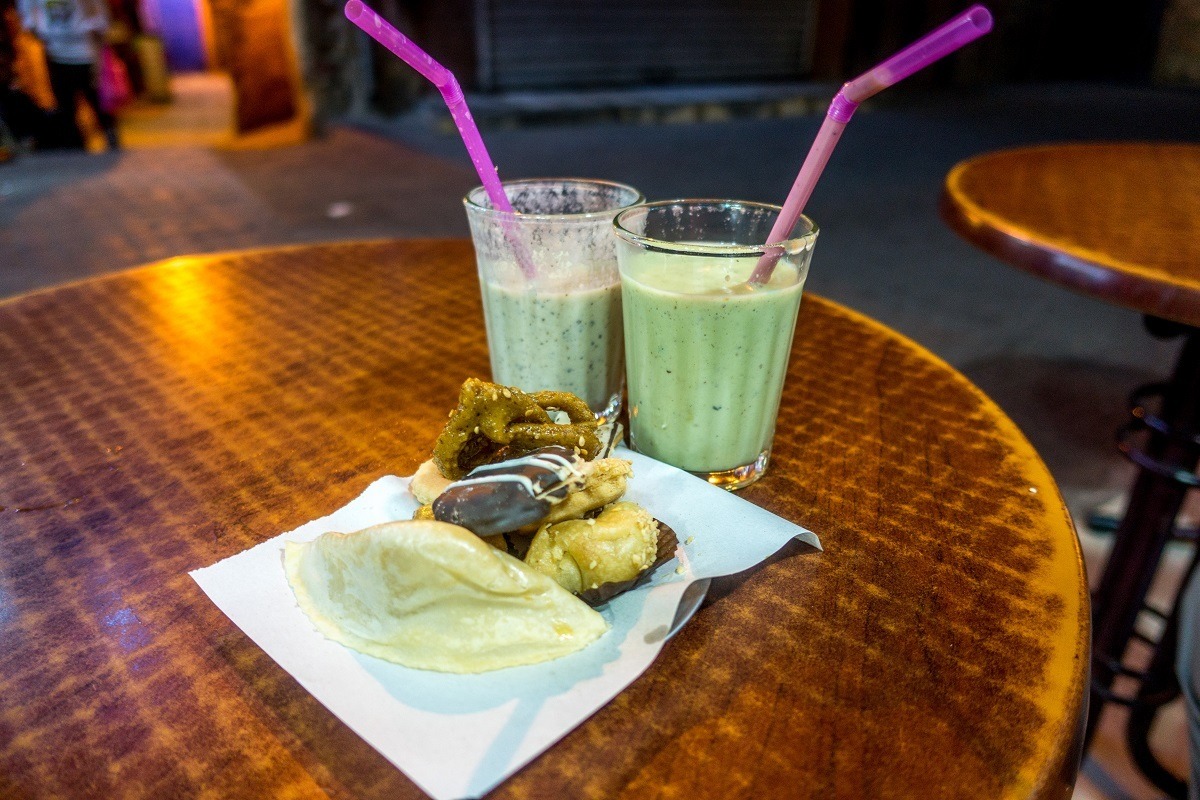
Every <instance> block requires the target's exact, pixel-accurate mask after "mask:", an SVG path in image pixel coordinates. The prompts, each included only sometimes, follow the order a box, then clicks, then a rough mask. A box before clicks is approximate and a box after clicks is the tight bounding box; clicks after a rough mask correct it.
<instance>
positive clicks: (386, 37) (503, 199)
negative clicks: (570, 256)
mask: <svg viewBox="0 0 1200 800" xmlns="http://www.w3.org/2000/svg"><path fill="white" fill-rule="evenodd" d="M346 19H348V20H350V21H351V22H353V23H354V24H355V25H357V26H358V27H359V28H361V29H362V30H363V31H364V32H366V34H367V35H368V36H370V37H371V38H372V39H374V40H375V41H377V42H379V43H380V44H381V45H383V46H384V47H386V48H387V49H388V50H391V51H392V52H393V53H395V54H396V56H397V57H399V58H400V59H401V60H402V61H403V62H404V63H406V64H408V65H409V66H410V67H412V68H413V69H415V70H416V71H417V72H419V73H421V75H423V76H424V77H425V78H426V79H427V80H428V81H429V82H430V83H432V84H433V85H434V86H435V87H437V90H438V91H439V92H441V94H442V99H443V100H445V101H446V107H447V108H449V109H450V116H451V118H453V119H454V125H455V126H456V127H457V128H458V133H459V135H460V136H462V140H463V144H464V145H466V146H467V154H468V155H469V156H470V157H471V163H472V164H474V165H475V172H477V173H478V174H479V180H480V181H482V182H483V188H484V191H486V192H487V196H488V199H489V200H491V201H492V208H494V209H496V210H498V211H507V212H509V213H516V212H515V211H514V210H513V207H512V203H510V202H509V201H508V195H506V194H505V193H504V187H503V186H501V185H500V176H499V175H498V174H497V170H496V165H495V164H494V163H492V159H491V157H490V156H489V155H488V151H487V148H486V147H485V146H484V144H483V137H482V136H480V135H479V128H478V127H476V125H475V120H474V119H473V118H472V117H471V110H470V109H469V108H467V99H466V98H465V97H464V96H463V91H462V87H460V86H459V85H458V79H456V78H455V77H454V73H452V72H451V71H450V70H448V69H446V68H445V67H443V66H442V65H441V64H439V63H438V62H437V61H435V60H434V59H433V56H431V55H429V54H428V53H426V52H425V51H424V50H422V49H421V48H420V47H417V45H415V44H414V43H413V41H412V40H411V39H409V38H408V37H407V36H405V35H404V34H403V33H401V32H400V31H398V30H396V29H395V28H394V27H392V25H391V23H389V22H388V21H387V20H385V19H384V18H383V17H381V16H379V15H378V14H376V13H375V12H374V11H373V10H372V9H370V8H368V7H367V6H366V5H364V4H363V3H362V2H361V0H349V2H348V3H346ZM508 233H509V234H511V235H510V236H509V241H510V243H511V244H512V245H513V248H514V250H515V251H516V256H517V262H518V263H519V264H520V266H521V270H522V271H523V272H524V273H525V275H526V276H527V277H531V278H532V277H533V275H534V269H533V260H532V257H531V256H530V255H529V252H528V251H527V250H526V248H525V247H524V242H523V241H521V240H520V239H519V238H518V237H517V236H516V235H515V233H514V232H512V231H508Z"/></svg>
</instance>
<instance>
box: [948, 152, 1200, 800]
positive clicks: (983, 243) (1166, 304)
mask: <svg viewBox="0 0 1200 800" xmlns="http://www.w3.org/2000/svg"><path fill="white" fill-rule="evenodd" d="M942 214H943V217H944V218H945V219H946V221H947V222H948V223H949V225H950V226H951V227H952V228H953V229H954V230H956V231H957V232H958V233H959V234H961V235H962V236H963V237H965V238H966V239H967V240H969V241H971V242H973V243H974V244H976V245H978V246H979V247H981V248H983V249H984V250H987V251H988V252H990V253H992V254H994V255H996V256H998V257H1000V258H1001V259H1003V260H1005V261H1007V262H1008V263H1010V264H1012V265H1014V266H1017V267H1020V268H1021V269H1024V270H1027V271H1029V272H1031V273H1033V274H1034V275H1037V276H1039V277H1042V278H1045V279H1047V280H1050V281H1053V282H1055V283H1058V284H1061V285H1063V286H1066V287H1069V288H1071V289H1075V290H1077V291H1080V292H1083V293H1085V294H1088V295H1091V296H1093V297H1097V298H1099V299H1101V300H1106V301H1108V302H1111V303H1116V304H1118V305H1121V306H1125V307H1127V308H1131V309H1134V310H1137V311H1141V312H1142V313H1144V314H1145V315H1146V321H1147V327H1148V328H1149V330H1150V331H1151V333H1154V334H1155V335H1158V336H1162V337H1176V336H1181V337H1183V339H1184V344H1183V347H1182V349H1181V351H1180V355H1179V359H1178V361H1177V363H1176V366H1175V369H1174V373H1173V375H1172V377H1171V379H1170V380H1169V381H1168V382H1165V383H1161V384H1154V385H1151V386H1149V387H1143V389H1139V390H1138V391H1137V392H1135V393H1134V398H1133V401H1132V403H1131V405H1132V406H1133V409H1132V410H1133V421H1132V422H1131V423H1130V425H1129V426H1127V428H1126V429H1125V430H1124V431H1122V436H1121V449H1122V450H1123V451H1124V452H1125V453H1126V454H1127V455H1129V457H1130V458H1131V459H1132V460H1133V461H1134V462H1135V463H1136V464H1137V465H1138V467H1139V474H1138V478H1137V480H1136V482H1135V484H1134V487H1133V490H1132V492H1131V494H1130V501H1129V506H1128V510H1127V511H1126V514H1125V517H1124V519H1123V520H1122V521H1121V523H1120V526H1119V527H1118V530H1117V532H1116V535H1115V538H1114V541H1113V549H1112V553H1111V555H1110V557H1109V562H1108V564H1109V566H1108V567H1107V568H1106V569H1105V571H1104V574H1103V576H1102V577H1101V580H1100V584H1099V586H1098V588H1097V591H1096V594H1095V597H1094V602H1093V626H1094V631H1095V641H1094V643H1093V665H1092V683H1093V691H1092V697H1091V710H1092V720H1091V721H1090V722H1089V728H1088V735H1089V737H1090V734H1091V732H1092V731H1093V730H1094V725H1095V722H1096V720H1097V719H1098V718H1099V712H1100V710H1101V709H1102V707H1103V705H1104V704H1105V703H1106V702H1108V701H1117V702H1121V703H1123V704H1126V705H1130V706H1132V709H1133V710H1132V713H1131V715H1130V722H1129V726H1128V730H1127V734H1128V737H1127V738H1128V739H1129V745H1130V748H1131V750H1132V752H1133V755H1134V758H1135V760H1136V761H1137V763H1138V765H1139V767H1141V769H1142V771H1143V772H1145V773H1146V775H1147V777H1149V778H1150V779H1151V780H1152V781H1154V782H1155V783H1156V784H1158V785H1159V786H1160V787H1161V788H1163V789H1164V790H1165V791H1167V792H1168V793H1170V794H1172V795H1173V796H1177V797H1183V796H1184V794H1185V793H1186V787H1185V785H1184V784H1183V782H1182V781H1180V780H1179V779H1178V778H1176V777H1174V776H1173V775H1172V774H1171V773H1170V772H1168V771H1167V770H1166V769H1164V768H1163V767H1162V766H1161V765H1160V764H1159V763H1158V761H1157V759H1156V758H1155V757H1154V755H1153V754H1152V753H1151V752H1150V749H1149V746H1148V744H1147V734H1148V732H1149V729H1150V726H1151V724H1152V722H1153V719H1154V714H1155V713H1156V710H1157V709H1158V708H1159V707H1161V706H1162V705H1163V704H1164V703H1166V702H1167V701H1169V700H1170V699H1172V698H1173V697H1174V696H1176V695H1177V694H1178V689H1179V687H1178V683H1177V681H1176V678H1175V674H1174V663H1173V661H1174V651H1175V645H1174V639H1175V631H1176V630H1177V626H1178V620H1177V618H1176V612H1175V609H1172V610H1170V611H1168V612H1166V613H1163V612H1161V611H1160V610H1156V609H1147V608H1146V607H1145V605H1144V600H1145V596H1146V593H1147V590H1148V589H1149V586H1150V582H1151V580H1152V579H1153V577H1154V574H1155V571H1156V569H1157V566H1158V562H1159V559H1160V558H1161V555H1162V551H1163V548H1164V547H1165V545H1166V543H1167V541H1168V540H1169V539H1170V537H1171V535H1172V531H1173V530H1174V522H1175V517H1176V515H1177V514H1178V512H1179V508H1180V506H1181V504H1182V502H1183V499H1184V495H1185V493H1186V492H1187V491H1188V490H1189V489H1192V488H1196V487H1197V486H1200V480H1198V479H1197V477H1196V474H1195V472H1196V466H1197V464H1198V462H1200V329H1198V328H1197V327H1195V326H1198V325H1200V145H1194V144H1150V143H1110V144H1058V145H1045V146H1040V147H1029V148H1021V149H1016V150H1006V151H1000V152H995V153H988V154H985V155H982V156H979V157H976V158H972V159H970V160H968V161H964V162H962V163H961V164H958V165H957V166H955V167H954V169H953V170H951V172H950V174H949V175H948V176H947V178H946V185H945V191H944V193H943V195H942ZM1140 438H1145V442H1144V444H1143V443H1141V442H1140V441H1139V439H1140ZM1143 611H1149V612H1150V613H1153V614H1157V615H1158V616H1161V617H1163V619H1164V621H1165V622H1166V625H1165V633H1164V634H1163V636H1162V637H1161V638H1160V640H1159V642H1158V643H1157V644H1156V647H1155V653H1154V655H1153V657H1152V659H1151V662H1150V665H1149V667H1148V669H1146V670H1143V671H1137V672H1131V671H1130V669H1129V668H1128V667H1125V666H1124V665H1123V663H1122V662H1123V659H1124V655H1125V649H1126V646H1127V644H1128V642H1129V641H1130V639H1131V637H1132V636H1133V635H1134V627H1135V623H1136V619H1137V617H1138V615H1139V613H1142V612H1143ZM1118 675H1128V676H1129V677H1135V678H1138V679H1139V684H1140V685H1139V687H1138V689H1137V691H1136V694H1133V695H1118V694H1114V693H1113V691H1112V687H1113V683H1114V681H1115V679H1116V677H1117V676H1118Z"/></svg>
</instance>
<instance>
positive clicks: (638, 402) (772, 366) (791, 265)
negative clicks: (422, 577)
mask: <svg viewBox="0 0 1200 800" xmlns="http://www.w3.org/2000/svg"><path fill="white" fill-rule="evenodd" d="M621 258H622V260H621V289H622V303H623V305H624V319H625V337H626V345H625V352H626V356H625V358H626V380H627V381H628V386H629V425H630V438H631V442H632V444H633V447H634V448H635V449H636V450H638V451H639V452H642V453H645V454H647V455H649V456H651V457H653V458H657V459H659V460H660V461H665V462H667V463H668V464H672V465H674V466H677V467H679V468H681V469H685V470H689V471H691V472H701V473H714V472H721V471H725V470H732V469H736V468H740V467H744V466H746V465H749V464H752V463H754V462H755V461H756V460H759V459H760V458H762V459H764V461H765V457H766V453H767V452H768V451H769V450H770V445H771V439H772V436H773V435H774V432H775V418H776V415H777V414H778V412H779V399H780V393H781V391H782V388H783V380H784V375H785V374H786V372H787V364H788V355H789V353H790V351H791V345H792V335H793V333H794V332H795V329H796V315H797V313H798V312H799V309H800V296H801V293H802V292H803V289H804V279H805V277H806V275H807V268H808V260H807V258H804V259H802V260H801V261H800V262H799V263H797V262H794V261H792V260H789V258H787V257H785V258H783V259H781V260H780V261H779V262H778V264H777V266H776V268H775V271H774V273H773V274H772V276H771V279H770V281H769V282H768V283H766V284H765V285H761V286H752V285H750V284H747V283H746V280H747V279H748V278H749V277H750V273H751V272H752V271H753V269H754V265H755V264H756V263H757V260H758V259H757V256H749V257H746V256H742V257H723V256H705V255H697V254H682V253H670V252H655V251H653V250H635V249H634V248H632V247H631V248H628V251H627V252H622V254H621Z"/></svg>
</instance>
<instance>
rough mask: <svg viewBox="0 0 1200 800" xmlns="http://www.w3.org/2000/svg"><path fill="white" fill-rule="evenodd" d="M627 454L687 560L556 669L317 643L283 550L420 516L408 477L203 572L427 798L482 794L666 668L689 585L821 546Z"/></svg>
mask: <svg viewBox="0 0 1200 800" xmlns="http://www.w3.org/2000/svg"><path fill="white" fill-rule="evenodd" d="M616 455H618V456H620V457H621V458H628V459H630V460H632V461H633V466H634V477H633V479H632V480H631V481H630V484H629V489H628V492H627V493H626V499H629V500H633V501H635V502H637V503H639V504H641V505H642V506H644V507H645V508H646V509H648V510H649V511H650V512H651V513H652V514H653V515H654V516H655V517H657V518H658V519H660V520H662V521H663V522H665V523H667V524H668V525H670V526H671V527H672V528H673V529H674V530H675V532H676V534H677V535H678V536H679V540H680V553H679V563H678V565H677V564H675V563H674V562H670V563H668V564H666V565H664V566H662V567H660V568H659V570H658V571H657V572H656V573H655V575H654V576H653V578H652V579H651V580H650V581H649V582H648V583H647V584H646V585H644V586H641V587H639V588H638V589H636V590H634V591H631V592H626V593H625V594H623V595H619V596H618V597H616V598H614V599H613V600H612V601H610V602H609V603H608V604H607V605H606V606H603V607H601V608H600V612H601V614H603V615H604V618H605V619H606V620H607V621H608V622H609V624H610V625H611V626H612V629H611V630H609V631H608V633H606V634H604V636H602V637H601V638H600V639H599V640H598V641H597V642H595V643H594V644H592V645H590V646H588V647H586V648H584V649H583V650H581V651H579V652H577V653H573V654H571V655H569V656H566V657H564V658H560V659H557V660H555V661H548V662H545V663H543V664H536V665H533V666H528V667H513V668H510V669H504V670H499V671H497V672H491V673H484V674H481V675H450V674H444V673H437V672H426V671H423V670H414V669H408V668H406V667H402V666H400V665H398V664H392V663H390V662H387V661H383V660H380V659H377V658H373V657H371V656H367V655H363V654H361V653H357V652H355V651H353V650H350V649H348V648H346V647H343V646H342V645H340V644H337V643H335V642H333V641H330V640H329V639H326V638H325V637H324V636H322V635H321V634H320V633H318V632H317V630H316V628H314V627H313V625H312V623H311V622H309V620H308V617H306V616H305V615H304V613H303V612H302V611H301V610H300V608H299V607H298V606H297V605H296V601H295V598H294V597H293V595H292V590H291V588H290V587H289V586H288V583H287V579H286V578H285V577H284V572H283V562H282V550H283V543H284V542H285V541H294V542H303V541H309V540H312V539H315V538H316V537H317V536H319V535H320V534H322V533H325V532H327V531H341V532H350V531H356V530H361V529H363V528H367V527H370V526H372V525H377V524H379V523H382V522H390V521H393V520H399V519H408V518H410V517H411V516H412V513H413V511H415V510H416V508H417V502H416V500H415V499H414V498H413V497H412V495H411V494H409V492H408V481H409V479H408V478H397V477H393V476H389V477H385V478H380V479H379V480H377V481H375V483H373V484H371V485H370V486H369V487H367V489H366V491H364V492H363V493H362V495H360V496H359V497H358V498H357V499H355V500H354V501H352V502H351V503H350V504H349V505H346V506H345V507H343V508H341V509H338V510H337V511H335V512H334V513H332V514H330V515H329V516H327V517H323V518H321V519H318V520H314V521H312V522H310V523H308V524H307V525H303V526H301V527H299V528H297V529H296V530H294V531H291V532H290V533H284V534H281V535H279V536H276V537H275V538H274V539H270V540H269V541H266V542H263V543H262V544H259V545H257V546H255V547H252V548H250V549H249V550H246V551H244V552H242V553H239V554H238V555H236V556H231V557H230V558H227V559H225V560H224V561H221V562H219V563H217V564H215V565H213V566H211V567H207V568H205V569H199V570H195V571H194V572H192V573H191V575H192V577H193V578H194V579H195V580H196V582H197V583H198V584H200V588H201V589H203V590H204V592H205V593H206V594H208V596H209V598H211V599H212V601H213V602H214V603H216V605H217V607H219V608H220V609H221V611H223V612H224V613H225V614H226V615H227V616H228V617H229V618H230V619H231V620H233V622H234V623H235V624H236V625H237V626H238V627H239V628H241V629H242V630H243V631H244V632H245V633H246V634H247V635H248V636H249V637H250V638H251V639H253V640H254V641H255V643H257V644H258V645H259V647H261V648H262V649H263V650H265V651H266V652H267V654H268V655H270V656H271V658H273V659H275V661H276V662H277V663H278V664H279V665H280V666H281V667H283V668H284V669H286V670H287V671H288V672H289V673H291V675H292V676H293V677H294V678H295V679H296V680H297V681H299V682H300V685H302V686H303V687H304V688H305V689H307V690H308V691H309V692H311V693H312V695H313V696H314V697H316V698H317V699H318V700H320V701H321V703H322V704H324V705H325V707H326V708H328V709H329V710H330V711H332V712H333V713H334V714H336V715H337V716H338V717H339V718H340V719H341V720H342V721H343V722H345V723H346V724H347V725H348V726H350V728H352V729H353V730H354V731H355V732H356V733H357V734H358V735H359V736H361V737H362V738H363V739H365V740H366V741H367V742H368V743H369V744H370V745H371V746H372V747H374V748H375V749H376V750H378V751H379V752H380V753H382V754H383V756H384V757H385V758H387V759H388V760H389V761H391V762H392V763H393V764H395V765H396V766H397V767H398V768H400V769H401V770H402V771H403V772H404V774H406V775H407V776H408V777H409V778H411V779H412V780H413V781H414V782H415V783H416V784H417V785H418V786H420V787H421V788H422V789H423V790H425V792H427V793H428V794H430V795H431V796H432V797H434V798H436V800H455V799H456V798H463V797H479V796H480V795H483V794H485V793H486V792H487V791H488V790H489V789H491V788H493V787H494V786H496V785H497V784H499V783H500V782H501V781H503V780H504V779H505V778H507V777H508V776H509V775H512V774H513V773H514V772H516V771H517V770H518V769H520V768H521V767H522V766H524V765H525V764H526V763H528V762H529V761H530V760H532V759H533V758H535V757H536V756H537V755H538V754H540V753H542V752H543V751H545V750H546V749H547V748H549V747H550V746H551V745H552V744H554V743H555V742H556V741H558V740H559V739H560V738H562V737H563V736H564V735H565V734H566V733H567V732H569V731H570V730H571V729H572V728H574V727H575V726H577V725H579V724H580V723H581V722H583V721H584V720H585V719H587V718H588V717H589V716H591V715H592V714H593V713H594V712H595V711H596V710H597V709H599V708H600V707H602V706H603V705H604V704H605V703H607V702H608V701H609V700H611V699H612V698H613V697H614V696H616V694H617V693H618V692H620V691H621V690H622V689H624V688H625V687H626V686H628V685H629V684H630V683H632V682H633V681H634V679H636V678H637V677H638V676H639V675H641V674H642V672H644V671H645V670H646V668H647V667H649V666H650V664H651V663H653V661H654V659H655V658H656V657H657V656H658V653H659V651H660V650H661V649H662V647H663V644H664V642H665V640H666V634H667V631H668V630H669V627H670V625H671V622H672V620H673V619H674V617H675V611H676V608H677V607H678V605H679V600H680V597H681V596H682V594H683V591H684V589H686V588H687V586H688V585H689V584H691V583H692V582H694V581H696V580H698V579H701V578H715V577H718V576H721V575H731V574H733V573H736V572H741V571H742V570H745V569H749V568H750V567H752V566H754V565H755V564H758V563H759V562H761V561H762V560H763V559H765V558H767V557H768V556H770V555H772V554H774V553H775V552H776V551H778V550H779V549H780V548H781V547H783V545H784V544H786V543H787V542H788V541H789V540H791V539H793V538H796V539H800V540H801V541H803V542H807V543H808V544H810V545H812V546H813V547H815V548H818V549H820V547H821V544H820V542H819V541H818V540H817V537H816V536H815V535H814V534H813V533H811V532H810V531H807V530H805V529H804V528H801V527H799V526H798V525H794V524H792V523H790V522H788V521H787V520H784V519H781V518H780V517H777V516H775V515H774V514H771V513H770V512H768V511H764V510H763V509H761V508H759V507H758V506H755V505H753V504H751V503H748V502H746V501H745V500H742V499H741V498H739V497H737V496H736V495H733V494H730V493H729V492H726V491H725V490H723V489H718V488H716V487H714V486H712V485H710V484H708V483H707V482H705V481H703V480H700V479H699V478H696V477H695V476H693V475H689V474H688V473H686V472H683V471H681V470H678V469H675V468H674V467H670V466H667V465H666V464H662V463H660V462H658V461H654V460H653V459H650V458H646V457H645V456H641V455H638V454H637V453H633V452H631V451H628V450H624V449H622V450H619V451H618V452H617V453H616ZM677 566H678V567H680V568H681V569H680V570H677V569H676V567H677Z"/></svg>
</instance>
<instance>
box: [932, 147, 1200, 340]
mask: <svg viewBox="0 0 1200 800" xmlns="http://www.w3.org/2000/svg"><path fill="white" fill-rule="evenodd" d="M1121 144H1135V143H1133V142H1103V143H1098V142H1086V143H1085V142H1068V143H1060V144H1043V145H1034V146H1029V147H1014V148H1005V149H1000V150H993V151H989V152H987V153H983V154H980V155H977V156H973V157H971V158H968V159H965V160H963V161H960V162H958V163H957V164H955V165H954V166H953V167H952V168H951V169H950V171H949V172H948V173H947V175H946V178H945V180H944V182H943V184H942V191H941V197H940V199H939V202H938V211H939V213H940V216H941V218H942V220H943V221H944V222H945V223H946V224H947V225H948V226H949V227H950V229H951V230H953V231H954V232H955V233H957V234H958V235H959V236H961V237H962V238H964V239H966V240H967V241H968V242H970V243H972V244H974V245H976V246H977V247H979V248H980V249H982V250H984V251H986V252H987V253H989V254H991V255H993V256H995V257H997V258H999V259H1000V260H1001V261H1004V262H1006V263H1008V264H1010V265H1011V266H1014V267H1017V268H1018V269H1021V270H1023V271H1025V272H1028V273H1030V274H1032V275H1035V276H1037V277H1039V278H1042V279H1043V280H1046V281H1049V282H1051V283H1055V284H1057V285H1059V286H1063V287H1066V288H1068V289H1071V290H1073V291H1076V292H1079V293H1081V294H1085V295H1088V296H1090V297H1094V298H1096V299H1099V300H1103V301H1105V302H1108V303H1112V304H1114V305H1118V306H1122V307H1125V308H1130V309H1133V310H1135V311H1140V312H1142V313H1144V314H1150V315H1152V316H1156V317H1162V318H1164V319H1169V320H1172V321H1175V322H1180V323H1184V324H1187V325H1197V326H1200V287H1198V286H1187V285H1184V284H1171V285H1168V284H1164V283H1162V282H1161V281H1158V280H1155V279H1154V278H1151V277H1146V276H1143V275H1139V274H1138V273H1139V272H1140V268H1139V267H1137V266H1136V265H1130V264H1127V263H1125V262H1121V261H1119V260H1116V259H1104V258H1102V257H1096V258H1093V257H1089V256H1090V254H1087V255H1085V254H1084V253H1083V252H1068V251H1065V250H1057V249H1055V248H1054V247H1053V246H1052V245H1049V244H1041V243H1039V242H1037V241H1035V240H1033V239H1031V238H1029V237H1028V236H1022V235H1021V233H1020V232H1019V231H1018V230H1017V229H1016V227H1015V226H1011V225H1008V224H1006V223H1005V221H1004V220H1003V219H1001V218H999V217H998V216H997V215H995V214H993V213H992V212H989V211H987V210H986V209H984V208H982V207H980V206H979V205H978V204H977V203H975V202H974V201H972V200H971V199H969V198H967V197H965V196H964V195H963V193H962V192H961V191H960V190H959V189H958V186H957V184H958V182H959V180H960V179H961V175H962V173H963V172H965V171H966V170H967V169H969V168H970V167H971V166H972V165H973V164H976V163H979V162H980V161H983V160H985V159H990V158H994V157H997V156H1000V155H1011V154H1013V153H1020V152H1032V151H1037V150H1055V149H1064V148H1071V149H1089V148H1094V147H1102V146H1103V147H1111V146H1113V145H1121ZM1136 144H1147V145H1152V144H1158V145H1162V146H1172V145H1175V146H1178V145H1183V144H1186V143H1175V142H1161V143H1149V142H1146V143H1136ZM1097 255H1099V254H1097Z"/></svg>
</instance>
